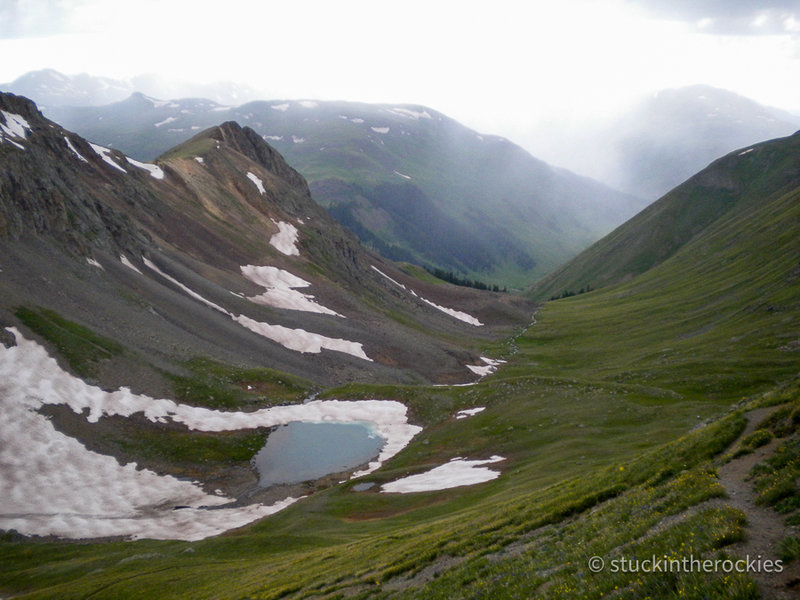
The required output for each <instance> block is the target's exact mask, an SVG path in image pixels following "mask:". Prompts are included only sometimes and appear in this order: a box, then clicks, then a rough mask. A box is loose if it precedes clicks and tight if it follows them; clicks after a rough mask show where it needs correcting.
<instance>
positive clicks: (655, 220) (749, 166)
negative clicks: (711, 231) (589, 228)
mask: <svg viewBox="0 0 800 600" xmlns="http://www.w3.org/2000/svg"><path fill="white" fill-rule="evenodd" d="M752 148H753V149H752V150H751V149H748V151H746V152H740V151H736V152H733V153H731V154H729V155H728V156H725V157H723V158H721V159H719V160H717V161H715V162H714V163H713V164H712V165H710V166H709V167H708V168H707V169H705V170H703V171H702V172H700V173H698V174H697V175H696V176H694V177H693V178H691V179H690V180H688V181H687V182H686V183H684V184H682V185H680V186H678V187H677V188H675V189H674V190H672V191H671V192H670V193H668V194H667V195H665V196H664V197H663V198H661V199H660V200H658V201H657V202H655V203H653V204H652V205H650V206H649V207H648V208H646V209H645V210H643V211H642V212H641V213H639V214H638V215H637V216H635V217H634V218H633V219H631V220H630V221H628V222H626V223H625V224H623V225H621V226H620V227H619V228H617V229H616V230H615V231H613V232H612V233H611V234H609V235H608V236H606V237H605V238H603V239H602V240H600V241H599V242H597V243H596V244H594V245H593V246H591V247H590V248H589V249H587V250H586V251H584V252H583V253H581V254H580V255H579V256H577V257H576V258H575V259H573V260H571V261H570V262H568V263H567V264H565V265H564V266H562V267H561V268H559V269H557V270H556V271H554V272H553V273H551V274H550V275H548V276H547V277H545V278H544V279H542V280H541V281H539V282H537V283H536V284H535V285H534V286H533V288H532V289H531V291H530V294H531V296H532V297H534V298H537V299H542V300H544V299H547V298H549V297H551V296H554V295H555V296H559V295H561V294H562V293H563V292H565V291H572V292H577V291H578V290H579V289H581V288H584V287H585V286H587V285H588V286H590V287H591V288H595V289H596V288H599V287H602V286H606V285H610V284H614V283H618V282H620V281H624V280H626V279H630V278H631V277H634V276H636V275H639V274H640V273H643V272H645V271H647V270H648V269H650V268H652V267H654V266H656V265H658V264H660V263H662V262H663V261H664V260H666V259H668V258H669V257H670V256H672V255H674V254H675V253H676V252H677V251H678V250H680V249H681V248H682V247H684V246H685V245H686V244H687V243H689V242H690V241H691V240H693V239H695V238H697V237H699V236H702V235H704V234H705V232H706V230H707V228H709V227H711V226H712V225H713V224H714V223H715V222H717V220H719V219H723V218H724V217H726V216H727V215H729V214H732V213H735V212H737V211H747V210H749V208H750V207H751V206H753V205H760V204H763V203H765V202H769V201H770V200H771V199H774V198H777V197H780V196H781V195H783V194H784V193H786V192H788V191H790V190H791V189H794V188H795V187H796V186H797V185H798V183H800V177H799V176H798V172H799V171H798V169H800V152H798V149H799V148H800V135H794V136H792V137H789V138H784V139H779V140H773V141H771V142H764V143H762V144H758V145H756V146H753V147H752Z"/></svg>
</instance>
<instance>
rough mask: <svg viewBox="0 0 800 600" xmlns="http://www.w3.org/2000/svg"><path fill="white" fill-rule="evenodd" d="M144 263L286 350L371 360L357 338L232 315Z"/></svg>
mask: <svg viewBox="0 0 800 600" xmlns="http://www.w3.org/2000/svg"><path fill="white" fill-rule="evenodd" d="M143 260H144V264H145V265H147V267H148V268H149V269H151V270H153V271H154V272H156V273H158V274H159V275H161V276H162V277H163V278H164V279H166V280H168V281H171V282H172V283H174V284H175V285H176V286H178V287H179V288H180V289H182V290H183V291H184V292H186V293H187V294H189V296H191V297H192V298H195V299H196V300H199V301H200V302H202V303H203V304H205V305H206V306H208V307H210V308H213V309H214V310H217V311H219V312H221V313H223V314H224V315H227V316H228V317H230V318H231V319H233V320H234V321H236V322H237V323H238V324H239V325H241V326H242V327H244V328H246V329H249V330H250V331H252V332H253V333H257V334H258V335H260V336H263V337H265V338H267V339H268V340H272V341H273V342H276V343H278V344H280V345H281V346H283V347H284V348H287V349H289V350H294V351H296V352H301V353H306V352H308V353H313V354H319V353H320V352H322V350H334V351H336V352H343V353H345V354H350V355H351V356H355V357H356V358H361V359H363V360H366V361H369V362H372V359H371V358H370V357H369V356H367V354H366V353H365V352H364V347H363V345H362V344H360V343H358V342H351V341H348V340H343V339H341V338H329V337H326V336H323V335H319V334H317V333H311V332H308V331H306V330H305V329H290V328H289V327H284V326H283V325H271V324H269V323H261V322H259V321H256V320H254V319H251V318H250V317H246V316H244V315H234V314H233V313H231V312H229V311H227V310H225V309H224V308H222V307H221V306H219V305H218V304H215V303H213V302H211V301H210V300H207V299H205V298H204V297H203V296H201V295H200V294H198V293H197V292H195V291H194V290H192V289H191V288H189V287H187V286H185V285H183V284H182V283H181V282H180V281H178V280H177V279H175V278H174V277H171V276H170V275H167V274H166V273H164V272H163V271H162V270H161V269H159V268H158V267H157V266H156V265H155V264H154V263H153V262H152V261H150V260H148V259H147V258H143Z"/></svg>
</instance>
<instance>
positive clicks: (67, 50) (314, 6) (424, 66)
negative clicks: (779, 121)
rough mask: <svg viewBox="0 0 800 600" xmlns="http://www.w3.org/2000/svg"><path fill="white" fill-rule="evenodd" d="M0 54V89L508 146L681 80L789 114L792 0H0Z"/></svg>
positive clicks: (796, 25)
mask: <svg viewBox="0 0 800 600" xmlns="http://www.w3.org/2000/svg"><path fill="white" fill-rule="evenodd" d="M0 56H2V57H3V59H2V61H0V82H3V81H6V82H10V81H13V80H14V79H15V78H17V77H18V76H20V75H22V74H24V73H25V72H27V71H31V70H35V69H42V68H54V69H56V70H58V71H61V72H63V73H66V74H70V75H74V74H78V73H83V72H86V73H90V74H92V75H103V76H107V77H113V78H130V77H133V76H136V75H140V74H142V73H157V74H159V75H162V76H164V77H167V78H172V79H180V80H188V81H192V82H197V83H207V82H213V81H219V80H228V81H235V82H241V83H243V84H247V85H249V86H251V87H253V88H256V89H258V90H259V91H261V92H262V93H263V97H264V98H265V99H299V98H314V99H321V100H353V101H364V102H391V103H413V104H422V105H425V106H429V107H431V108H434V109H436V110H439V111H441V112H443V113H445V114H447V115H449V116H451V117H453V118H455V119H457V120H459V121H461V122H462V123H464V124H466V125H468V126H470V127H472V128H474V129H476V130H478V131H480V132H482V133H490V134H498V135H504V136H505V137H508V138H509V139H511V140H513V141H517V143H521V144H522V145H523V146H526V143H524V142H523V141H524V140H526V139H527V140H530V138H531V136H532V135H534V132H535V131H537V130H541V127H542V125H543V124H548V125H549V126H550V127H552V126H554V124H556V125H557V124H561V123H563V124H564V126H565V127H575V126H579V125H580V124H581V123H583V122H590V121H596V120H598V119H604V118H607V117H610V116H611V115H614V114H617V113H619V112H620V111H621V110H624V108H625V107H626V106H629V105H630V104H631V103H633V102H634V101H636V100H637V99H639V98H640V97H643V96H645V95H648V94H652V93H654V92H655V91H657V90H659V89H665V88H674V87H680V86H684V85H691V84H697V83H703V84H708V85H713V86H716V87H721V88H724V89H728V90H731V91H734V92H737V93H739V94H741V95H744V96H748V97H750V98H752V99H754V100H756V101H758V102H761V103H763V104H767V105H771V106H776V107H779V108H783V109H786V110H790V111H793V112H796V113H800V77H798V74H800V0H774V1H773V0H765V1H753V0H668V1H664V0H526V1H522V0H520V1H511V0H494V1H492V2H487V1H486V0H482V1H481V2H474V1H472V0H461V1H449V0H424V1H418V0H405V1H403V2H399V1H397V0H395V1H392V2H386V1H384V0H337V1H336V2H332V1H329V0H292V1H288V0H281V1H273V0H263V1H247V0H225V1H224V2H219V1H215V2H207V1H205V0H191V1H187V0H0ZM526 147H528V148H529V149H530V145H529V144H528V145H527V146H526Z"/></svg>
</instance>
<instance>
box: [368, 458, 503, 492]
mask: <svg viewBox="0 0 800 600" xmlns="http://www.w3.org/2000/svg"><path fill="white" fill-rule="evenodd" d="M502 460H505V458H503V457H502V456H492V457H491V458H488V459H486V460H464V459H463V458H454V459H453V460H451V461H450V462H449V463H445V464H443V465H440V466H438V467H434V468H433V469H431V470H430V471H426V472H424V473H420V474H418V475H409V476H408V477H403V478H402V479H397V480H395V481H390V482H389V483H384V484H383V485H382V486H381V491H382V492H389V493H398V494H410V493H414V492H434V491H437V490H446V489H449V488H454V487H459V486H462V485H475V484H476V483H484V482H486V481H491V480H492V479H496V478H498V477H499V476H500V472H499V471H493V470H492V469H489V468H487V467H484V466H483V465H488V464H491V463H496V462H500V461H502Z"/></svg>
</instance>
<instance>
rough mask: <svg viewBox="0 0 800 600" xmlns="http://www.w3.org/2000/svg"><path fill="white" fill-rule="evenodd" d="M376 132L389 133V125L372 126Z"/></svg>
mask: <svg viewBox="0 0 800 600" xmlns="http://www.w3.org/2000/svg"><path fill="white" fill-rule="evenodd" d="M370 129H372V131H374V132H375V133H389V128H388V127H370Z"/></svg>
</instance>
